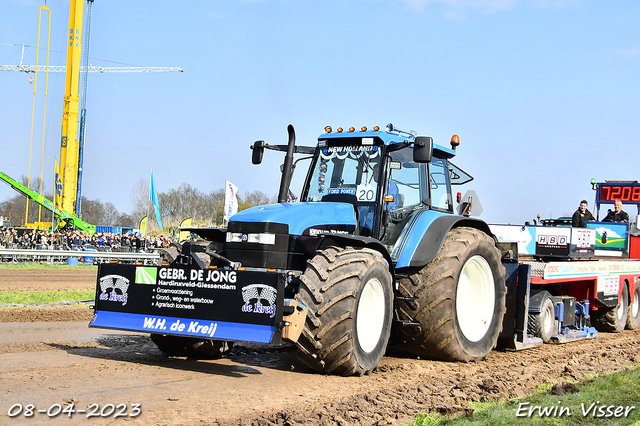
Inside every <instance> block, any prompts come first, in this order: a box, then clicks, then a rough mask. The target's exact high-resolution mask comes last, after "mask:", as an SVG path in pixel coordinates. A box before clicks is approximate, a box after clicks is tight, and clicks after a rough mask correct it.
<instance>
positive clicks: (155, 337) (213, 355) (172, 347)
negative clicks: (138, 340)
mask: <svg viewBox="0 0 640 426" xmlns="http://www.w3.org/2000/svg"><path fill="white" fill-rule="evenodd" d="M151 340H152V341H153V343H155V344H156V346H158V349H160V351H161V352H163V353H164V354H165V355H168V356H184V357H188V358H195V359H218V358H221V357H222V354H223V353H225V352H227V351H228V350H229V349H231V347H232V346H233V342H227V341H223V340H213V339H194V338H192V337H182V336H173V335H170V334H152V335H151Z"/></svg>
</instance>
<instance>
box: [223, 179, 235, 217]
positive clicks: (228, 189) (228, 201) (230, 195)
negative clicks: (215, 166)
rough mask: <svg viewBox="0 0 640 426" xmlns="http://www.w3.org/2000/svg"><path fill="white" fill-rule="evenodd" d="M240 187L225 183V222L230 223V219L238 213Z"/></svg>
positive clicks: (226, 181)
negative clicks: (237, 195)
mask: <svg viewBox="0 0 640 426" xmlns="http://www.w3.org/2000/svg"><path fill="white" fill-rule="evenodd" d="M237 193H238V187H237V186H235V185H234V184H232V183H231V182H229V181H228V180H225V181H224V216H223V217H224V220H226V221H229V218H230V217H231V216H233V215H234V214H236V213H238V198H237V197H236V194H237Z"/></svg>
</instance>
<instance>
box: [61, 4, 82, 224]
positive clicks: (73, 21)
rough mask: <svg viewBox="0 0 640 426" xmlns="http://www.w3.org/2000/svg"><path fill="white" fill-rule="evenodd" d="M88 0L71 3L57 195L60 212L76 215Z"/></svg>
mask: <svg viewBox="0 0 640 426" xmlns="http://www.w3.org/2000/svg"><path fill="white" fill-rule="evenodd" d="M83 11H84V0H71V5H70V7H69V33H68V37H69V38H68V40H67V72H66V85H65V96H64V109H63V113H62V137H61V142H60V170H59V171H58V172H59V174H60V177H61V180H62V193H61V195H60V196H59V197H58V196H57V192H56V200H55V206H56V208H59V209H63V210H67V211H70V212H75V211H76V209H75V204H76V189H77V185H78V152H79V143H78V139H77V132H78V101H79V98H80V96H79V95H78V89H79V83H80V56H81V53H82V42H81V40H82V15H83Z"/></svg>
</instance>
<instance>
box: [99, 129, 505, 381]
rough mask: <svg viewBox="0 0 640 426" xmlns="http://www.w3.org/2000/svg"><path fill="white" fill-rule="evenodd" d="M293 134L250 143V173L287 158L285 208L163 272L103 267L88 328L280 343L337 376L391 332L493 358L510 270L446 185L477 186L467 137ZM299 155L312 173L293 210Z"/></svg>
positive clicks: (431, 348) (178, 258) (380, 347)
mask: <svg viewBox="0 0 640 426" xmlns="http://www.w3.org/2000/svg"><path fill="white" fill-rule="evenodd" d="M288 133H289V141H288V144H287V145H269V144H267V143H265V142H264V141H257V142H255V143H254V144H253V145H252V146H251V149H252V162H253V163H254V164H260V163H261V161H262V157H263V153H264V151H265V149H268V150H276V151H282V152H286V154H285V160H284V164H283V166H282V178H281V184H280V191H279V194H278V203H277V204H271V205H264V206H258V207H253V208H250V209H247V210H243V211H241V212H239V213H237V214H235V215H233V216H232V217H231V218H230V220H229V223H228V228H227V229H201V228H192V229H191V231H192V232H193V233H197V234H198V235H199V236H200V237H201V239H200V240H199V241H197V242H193V243H189V242H187V243H183V244H182V245H180V246H176V247H173V248H172V249H170V250H169V251H167V252H166V253H165V261H164V263H163V264H162V265H158V266H157V267H156V268H141V267H135V266H132V265H113V264H103V265H101V266H100V271H99V274H98V280H99V290H100V288H102V293H101V294H103V296H102V297H100V296H97V298H96V315H95V316H94V319H93V321H92V326H96V327H105V328H120V329H129V330H139V331H147V332H151V333H152V339H153V340H154V341H155V342H156V343H157V345H158V347H159V348H160V349H161V350H162V351H163V352H165V353H167V354H168V355H183V356H219V355H220V354H221V353H222V352H224V351H225V350H227V349H228V348H229V347H230V346H231V344H232V343H233V342H234V341H251V342H264V343H272V344H273V343H280V342H281V341H282V340H286V341H291V342H294V343H295V345H296V346H297V351H298V357H299V359H300V360H301V361H302V362H303V363H305V364H306V365H307V366H309V367H311V368H312V369H315V370H317V371H320V372H325V373H331V374H338V375H362V374H367V373H369V372H371V371H372V370H373V369H374V368H376V366H377V365H378V364H379V362H380V360H381V359H382V357H383V355H384V353H385V350H386V348H387V344H388V342H389V341H390V339H393V341H394V342H396V343H399V344H402V345H403V346H404V348H405V349H406V350H407V351H408V352H410V353H412V354H414V355H416V356H420V357H425V358H432V359H441V360H449V361H465V362H466V361H475V360H481V359H484V358H485V357H487V355H488V354H489V352H490V351H491V350H492V348H494V346H495V345H496V342H497V340H498V336H499V334H500V331H501V329H502V323H503V316H504V314H505V294H506V286H505V269H504V267H503V265H502V263H501V254H500V251H499V250H498V248H497V247H496V242H495V240H494V238H493V236H492V235H493V234H492V233H491V231H490V229H489V227H488V225H487V224H486V223H485V222H483V221H481V220H479V219H477V218H473V217H469V216H468V215H459V214H456V213H455V212H454V197H453V196H452V192H451V186H452V185H459V184H463V183H466V182H468V181H470V180H471V179H473V178H472V177H471V176H469V175H468V174H467V173H466V172H464V171H463V170H462V169H460V168H458V167H456V166H455V165H454V164H452V163H451V162H450V159H451V158H453V157H454V156H455V154H456V151H455V149H456V147H457V145H458V144H459V141H458V137H457V136H454V137H453V138H452V141H451V148H447V147H444V146H440V145H436V144H434V143H433V139H432V138H430V137H423V136H416V135H415V134H414V133H413V132H412V133H409V132H404V131H401V130H398V129H396V128H394V126H393V125H391V124H390V125H388V126H387V128H386V130H381V129H379V128H378V127H374V128H373V129H372V130H368V129H367V128H364V127H363V128H362V129H360V130H355V129H353V128H351V129H348V130H343V129H337V130H336V131H334V130H332V129H331V128H330V127H327V128H326V129H325V133H323V134H322V135H320V136H319V138H318V141H317V145H316V146H313V147H302V146H296V144H295V133H294V129H293V127H292V126H289V128H288ZM296 154H302V155H306V157H305V158H307V159H309V160H310V167H309V170H308V172H307V176H306V180H305V183H304V186H303V189H302V193H301V194H300V201H298V202H288V198H289V195H290V194H291V192H290V190H289V186H290V182H291V176H292V174H293V170H294V168H295V164H296V163H297V161H295V162H294V156H295V155H296ZM301 159H302V158H301ZM142 269H145V271H142ZM149 269H152V270H149ZM154 271H155V272H154ZM143 272H145V273H147V275H150V277H147V280H148V282H147V283H146V284H152V285H145V282H144V280H143V278H144V275H143ZM154 273H155V274H156V275H155V276H154V275H153V274H154ZM118 280H120V284H118V282H119V281H118ZM152 287H153V289H152ZM123 289H124V290H123ZM99 292H100V291H99ZM123 294H124V295H125V297H124V299H123V296H122V295H123ZM149 302H151V303H149Z"/></svg>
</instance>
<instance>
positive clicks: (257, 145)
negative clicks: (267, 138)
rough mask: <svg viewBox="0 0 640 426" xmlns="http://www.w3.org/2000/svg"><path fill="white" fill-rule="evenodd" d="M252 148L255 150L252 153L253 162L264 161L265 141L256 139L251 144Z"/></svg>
mask: <svg viewBox="0 0 640 426" xmlns="http://www.w3.org/2000/svg"><path fill="white" fill-rule="evenodd" d="M251 150H252V151H253V153H252V154H251V162H252V163H253V164H260V163H262V156H263V155H264V141H255V142H254V143H253V145H251Z"/></svg>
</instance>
